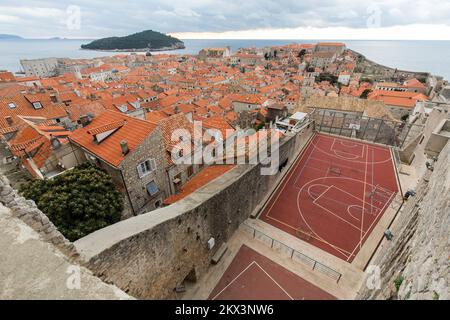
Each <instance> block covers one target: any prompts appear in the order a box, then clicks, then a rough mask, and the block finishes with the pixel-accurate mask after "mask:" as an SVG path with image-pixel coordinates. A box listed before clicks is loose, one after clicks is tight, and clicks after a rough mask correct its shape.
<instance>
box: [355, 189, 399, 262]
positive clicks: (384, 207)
mask: <svg viewBox="0 0 450 320" xmlns="http://www.w3.org/2000/svg"><path fill="white" fill-rule="evenodd" d="M394 194H396V192H395V193H393V194H392V195H391V197H390V198H389V201H386V203H385V204H384V206H383V208H382V209H381V210H380V211H379V212H378V214H377V216H376V217H375V219H373V221H372V223H371V224H370V226H369V228H367V231H366V234H368V233H369V232H370V229H372V226H373V224H374V223H375V222H377V220H378V218H379V217H380V215H382V214H384V210H386V206H387V205H389V203H391V201H392V196H393V195H394ZM362 240H364V238H363V239H361V241H362ZM359 246H360V244H359V243H358V244H356V246H355V248H354V249H353V251H352V253H351V254H350V257H349V258H348V259H347V261H348V260H350V258H351V257H352V256H353V255H354V253H355V251H356V249H357V248H358V247H359Z"/></svg>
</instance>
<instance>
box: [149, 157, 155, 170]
mask: <svg viewBox="0 0 450 320" xmlns="http://www.w3.org/2000/svg"><path fill="white" fill-rule="evenodd" d="M150 166H151V168H152V171H153V170H156V161H155V159H150Z"/></svg>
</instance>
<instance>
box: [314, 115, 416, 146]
mask: <svg viewBox="0 0 450 320" xmlns="http://www.w3.org/2000/svg"><path fill="white" fill-rule="evenodd" d="M310 117H311V119H312V120H314V121H315V122H316V128H317V130H319V131H320V132H324V133H331V134H336V135H340V136H345V137H351V138H357V139H361V140H365V141H368V142H375V143H381V144H385V145H388V146H393V147H398V148H400V149H401V148H402V147H403V146H404V145H406V144H407V143H408V141H410V140H411V139H413V138H414V137H416V136H417V134H420V132H421V131H422V130H423V126H422V125H418V124H409V123H404V122H400V121H393V120H385V119H377V118H371V117H366V116H361V114H360V113H357V112H344V111H338V110H328V109H314V110H313V111H312V112H311V113H310Z"/></svg>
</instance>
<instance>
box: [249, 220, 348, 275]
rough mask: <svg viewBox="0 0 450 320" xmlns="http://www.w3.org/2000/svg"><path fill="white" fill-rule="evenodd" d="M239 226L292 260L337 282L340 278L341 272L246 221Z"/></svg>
mask: <svg viewBox="0 0 450 320" xmlns="http://www.w3.org/2000/svg"><path fill="white" fill-rule="evenodd" d="M241 226H243V228H244V229H245V231H246V232H247V233H249V234H250V235H252V236H253V238H254V239H257V240H259V241H261V242H263V243H264V244H266V245H267V246H269V247H270V248H272V249H274V250H276V251H278V252H280V253H282V254H285V255H287V256H289V257H290V258H291V259H292V260H294V261H297V262H300V263H302V264H304V265H307V266H309V267H310V268H311V269H312V270H315V271H319V272H321V273H323V274H325V275H326V276H328V277H330V278H332V279H334V280H336V282H337V283H338V282H339V280H341V277H342V273H340V272H338V271H336V270H334V269H332V268H330V267H328V266H326V265H324V264H323V263H321V262H319V261H317V260H315V259H314V258H311V257H309V256H307V255H306V254H304V253H301V252H300V251H297V250H295V249H294V248H292V247H290V246H288V245H286V244H284V243H282V242H280V241H278V240H275V239H273V238H272V237H270V236H268V235H266V234H264V233H263V232H261V231H259V230H257V229H255V228H254V227H252V226H250V225H249V224H247V223H246V222H244V223H243V224H242V225H241Z"/></svg>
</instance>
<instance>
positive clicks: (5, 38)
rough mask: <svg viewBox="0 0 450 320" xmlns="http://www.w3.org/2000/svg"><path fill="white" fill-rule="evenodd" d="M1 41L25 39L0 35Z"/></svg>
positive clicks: (11, 35) (10, 35) (12, 35)
mask: <svg viewBox="0 0 450 320" xmlns="http://www.w3.org/2000/svg"><path fill="white" fill-rule="evenodd" d="M0 40H23V38H22V37H19V36H16V35H14V34H0Z"/></svg>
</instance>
